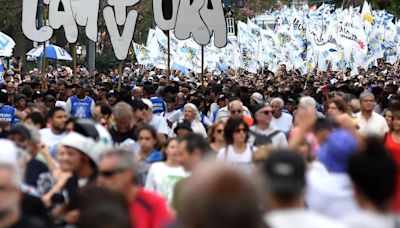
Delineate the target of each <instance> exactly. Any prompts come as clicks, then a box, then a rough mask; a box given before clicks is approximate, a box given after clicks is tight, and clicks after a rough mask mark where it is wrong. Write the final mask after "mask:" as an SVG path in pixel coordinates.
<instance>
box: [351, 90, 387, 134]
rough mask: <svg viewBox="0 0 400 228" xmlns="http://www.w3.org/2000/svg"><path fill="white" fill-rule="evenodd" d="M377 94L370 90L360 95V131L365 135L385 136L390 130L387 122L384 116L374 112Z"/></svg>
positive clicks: (358, 120)
mask: <svg viewBox="0 0 400 228" xmlns="http://www.w3.org/2000/svg"><path fill="white" fill-rule="evenodd" d="M375 104H376V102H375V96H374V94H372V93H370V92H363V93H362V94H361V95H360V107H361V112H359V113H357V114H356V120H357V123H358V127H359V129H358V131H359V132H360V133H361V134H363V135H377V136H380V137H383V136H384V135H385V133H386V132H388V131H389V127H388V125H387V122H386V120H385V118H383V116H381V115H379V114H378V113H376V112H374V107H375Z"/></svg>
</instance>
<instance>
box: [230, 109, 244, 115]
mask: <svg viewBox="0 0 400 228" xmlns="http://www.w3.org/2000/svg"><path fill="white" fill-rule="evenodd" d="M230 112H231V114H232V115H235V114H242V113H243V110H231V111H230Z"/></svg>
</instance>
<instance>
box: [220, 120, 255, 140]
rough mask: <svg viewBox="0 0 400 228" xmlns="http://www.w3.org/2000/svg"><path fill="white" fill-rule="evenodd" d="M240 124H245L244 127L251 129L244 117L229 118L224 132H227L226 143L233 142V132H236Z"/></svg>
mask: <svg viewBox="0 0 400 228" xmlns="http://www.w3.org/2000/svg"><path fill="white" fill-rule="evenodd" d="M240 125H243V126H244V129H245V130H247V131H249V126H247V124H246V122H245V121H244V120H243V118H229V119H228V121H227V122H226V125H225V129H224V133H225V142H226V144H233V134H234V133H235V130H236V128H238V127H239V126H240ZM248 138H249V135H248V134H247V136H246V141H247V140H248Z"/></svg>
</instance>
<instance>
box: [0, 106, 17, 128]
mask: <svg viewBox="0 0 400 228" xmlns="http://www.w3.org/2000/svg"><path fill="white" fill-rule="evenodd" d="M15 113H16V109H15V108H14V107H12V106H10V105H0V120H1V121H5V122H8V123H10V124H11V125H14V121H15Z"/></svg>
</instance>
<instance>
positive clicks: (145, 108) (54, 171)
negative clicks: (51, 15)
mask: <svg viewBox="0 0 400 228" xmlns="http://www.w3.org/2000/svg"><path fill="white" fill-rule="evenodd" d="M267 69H268V68H267V67H265V69H260V71H259V72H258V73H257V74H251V73H249V72H246V71H234V70H230V69H228V70H227V72H206V73H205V75H204V78H201V77H200V76H199V75H196V74H194V73H193V72H190V73H189V75H184V74H182V73H180V72H172V73H171V75H170V76H167V74H166V71H165V70H160V69H152V70H147V69H145V68H144V67H142V66H140V65H138V64H134V63H132V64H130V63H128V64H126V65H125V68H123V70H122V72H120V71H118V70H110V71H109V73H99V72H94V73H93V74H90V73H89V72H88V71H87V70H86V69H85V68H84V67H77V68H76V69H70V68H69V67H64V66H60V65H56V66H54V67H52V66H48V67H47V69H46V73H45V77H43V78H42V77H41V73H40V72H39V70H38V69H33V70H32V71H29V72H23V66H22V64H15V66H14V67H11V68H10V69H9V70H8V71H7V72H6V73H5V74H4V75H3V82H2V83H1V85H0V120H1V121H0V136H1V139H0V148H1V150H0V227H33V228H34V227H85V228H86V227H96V228H101V227H104V228H106V227H121V228H124V227H135V228H158V227H187V228H213V227H215V228H221V227H226V228H236V227H237V228H239V227H248V228H253V227H254V228H261V227H271V228H292V227H307V228H313V227H315V228H317V227H318V228H325V227H326V228H330V227H332V228H340V227H351V228H357V227H360V228H361V227H362V228H383V227H385V228H396V227H400V219H399V218H398V216H397V213H398V212H400V179H399V177H400V176H399V175H398V174H399V172H398V171H399V168H400V90H399V85H400V77H399V74H400V69H398V65H394V66H393V65H388V64H385V63H384V62H383V61H379V64H378V66H377V67H373V68H371V69H369V70H367V71H366V70H364V69H358V70H357V72H354V70H353V71H351V70H346V71H339V72H333V71H327V72H316V71H315V72H311V73H309V74H307V75H301V74H300V73H299V72H296V71H287V70H286V68H285V66H282V67H281V68H280V69H279V70H278V72H276V73H273V72H270V71H268V70H267Z"/></svg>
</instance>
